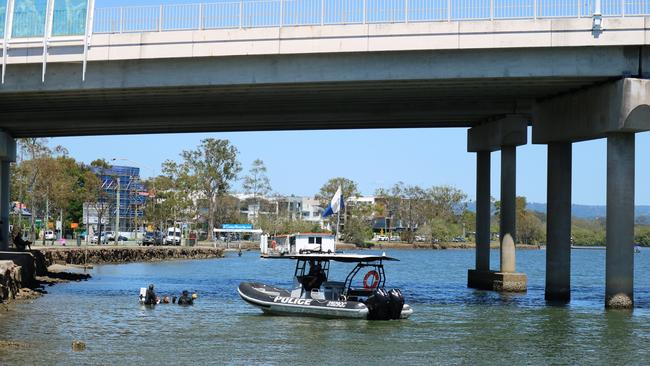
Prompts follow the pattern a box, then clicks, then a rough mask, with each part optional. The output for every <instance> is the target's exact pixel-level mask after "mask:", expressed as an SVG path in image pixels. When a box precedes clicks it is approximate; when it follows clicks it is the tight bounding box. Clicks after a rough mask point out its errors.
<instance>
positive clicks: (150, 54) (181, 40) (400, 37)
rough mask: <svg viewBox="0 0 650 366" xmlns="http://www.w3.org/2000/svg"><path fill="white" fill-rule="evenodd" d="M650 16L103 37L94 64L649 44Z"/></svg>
mask: <svg viewBox="0 0 650 366" xmlns="http://www.w3.org/2000/svg"><path fill="white" fill-rule="evenodd" d="M649 19H650V18H645V17H627V18H604V19H603V29H604V31H603V32H602V33H600V34H599V35H598V37H595V36H594V34H593V33H592V20H591V18H582V19H537V20H532V19H522V20H494V21H462V22H422V23H419V22H416V23H406V24H402V23H399V24H349V25H325V26H295V27H282V28H278V27H275V28H244V29H214V30H188V31H168V32H148V33H121V34H120V33H118V34H95V35H93V36H92V43H91V47H90V50H89V53H88V60H89V61H111V60H133V59H155V58H187V57H214V56H239V55H272V54H305V53H340V52H383V51H415V50H462V49H486V48H489V49H491V48H535V47H537V48H539V47H584V46H608V45H614V46H623V45H646V44H648V42H650V37H648V35H649V32H650V29H649V28H650V27H649V23H648V22H649V21H650V20H649ZM82 44H83V43H82V39H81V38H77V39H76V40H75V39H74V38H72V39H71V38H67V39H63V40H60V41H58V42H51V47H50V51H49V54H50V55H49V57H48V62H50V63H51V62H70V61H79V60H81V59H82V53H83V47H82ZM42 54H43V51H42V42H41V41H39V40H38V39H36V38H35V39H21V40H13V41H11V43H10V51H9V59H8V62H9V64H10V65H11V64H19V63H40V62H42Z"/></svg>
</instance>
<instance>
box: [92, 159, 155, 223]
mask: <svg viewBox="0 0 650 366" xmlns="http://www.w3.org/2000/svg"><path fill="white" fill-rule="evenodd" d="M92 171H93V173H95V174H96V175H97V177H99V179H100V180H101V181H102V188H103V189H104V192H106V196H105V197H106V199H105V201H106V202H101V204H104V205H106V206H104V207H106V210H105V211H106V214H105V216H107V217H102V223H104V224H105V225H108V227H109V228H110V229H111V230H114V231H115V228H116V219H117V218H118V215H119V231H121V232H132V231H135V230H137V228H138V227H140V226H141V225H142V218H143V217H144V208H145V205H146V203H147V198H148V195H149V193H148V192H147V190H146V188H145V186H144V184H143V183H142V181H141V180H140V168H136V167H130V166H118V165H114V166H112V167H110V168H102V167H93V168H92ZM118 202H119V205H118ZM90 206H92V205H90ZM97 211H98V210H97V209H96V208H95V209H93V208H92V207H89V205H87V204H84V222H88V223H90V224H97V223H98V221H99V220H98V217H97Z"/></svg>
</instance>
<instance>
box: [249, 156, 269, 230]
mask: <svg viewBox="0 0 650 366" xmlns="http://www.w3.org/2000/svg"><path fill="white" fill-rule="evenodd" d="M243 187H244V191H245V192H246V193H249V194H252V195H253V200H254V201H255V204H256V205H257V211H255V217H257V215H258V212H259V211H260V197H262V196H265V195H267V194H268V193H269V192H271V183H270V181H269V178H268V177H267V176H266V166H264V162H263V161H262V160H260V159H255V161H253V165H252V166H251V169H250V170H249V171H248V175H247V176H245V177H244V183H243Z"/></svg>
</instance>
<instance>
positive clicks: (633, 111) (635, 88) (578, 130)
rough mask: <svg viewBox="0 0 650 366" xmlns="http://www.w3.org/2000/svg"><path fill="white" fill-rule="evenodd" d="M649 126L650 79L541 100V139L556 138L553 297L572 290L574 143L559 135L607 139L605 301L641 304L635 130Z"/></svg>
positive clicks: (536, 137) (550, 264) (536, 120)
mask: <svg viewBox="0 0 650 366" xmlns="http://www.w3.org/2000/svg"><path fill="white" fill-rule="evenodd" d="M642 131H650V80H645V79H634V78H626V79H621V80H617V81H614V82H611V83H607V84H602V85H598V86H594V87H591V88H586V89H582V90H579V91H576V92H574V93H570V94H565V95H561V96H557V97H555V98H550V99H546V100H543V101H540V102H537V103H536V104H535V105H534V106H533V142H534V143H542V144H545V143H549V144H550V145H549V198H548V203H549V212H548V225H549V226H548V228H547V230H548V232H547V235H548V248H547V266H546V268H547V273H546V279H547V282H546V284H547V287H546V296H547V298H549V296H550V297H553V298H555V297H559V298H560V299H561V298H562V297H564V298H565V299H566V300H568V297H569V292H568V291H569V289H568V285H569V283H568V281H569V273H568V271H569V261H570V259H569V256H570V252H569V250H570V249H567V247H568V246H569V244H568V243H567V240H566V238H567V235H568V234H567V233H568V232H569V231H570V221H569V220H570V208H569V207H567V206H568V205H569V204H570V203H569V202H570V177H569V176H570V163H569V160H570V159H568V158H566V152H569V153H570V150H568V149H569V147H567V146H564V147H562V146H561V145H562V144H552V142H558V141H563V142H565V143H566V144H568V143H570V142H572V141H582V140H591V139H598V138H607V237H606V241H607V254H606V261H605V306H606V307H607V308H631V307H632V306H633V305H634V288H633V284H634V133H636V132H642ZM563 149H565V150H567V151H566V152H565V153H564V154H563V153H562V150H563ZM551 156H554V157H555V158H553V159H551ZM562 156H564V157H562ZM551 160H553V161H551ZM552 195H553V196H554V197H552ZM560 198H561V201H563V202H560Z"/></svg>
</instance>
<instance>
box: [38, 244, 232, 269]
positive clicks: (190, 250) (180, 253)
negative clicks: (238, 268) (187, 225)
mask: <svg viewBox="0 0 650 366" xmlns="http://www.w3.org/2000/svg"><path fill="white" fill-rule="evenodd" d="M38 252H39V253H41V254H42V256H43V261H44V264H45V265H46V266H48V267H49V266H51V265H53V264H57V263H58V264H61V263H65V264H72V265H84V264H107V263H133V262H160V261H165V260H179V259H208V258H222V257H223V254H224V250H223V249H221V248H210V247H166V246H165V247H119V246H112V247H89V248H87V249H86V248H60V247H59V248H39V249H38Z"/></svg>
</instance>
